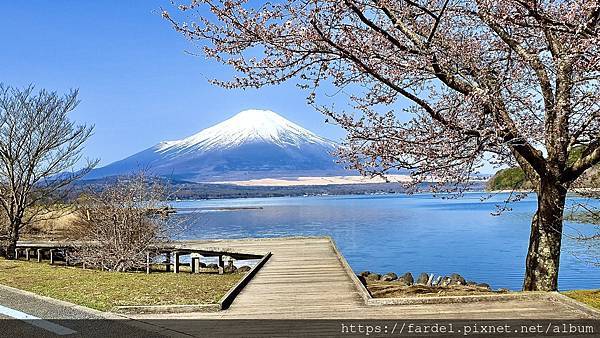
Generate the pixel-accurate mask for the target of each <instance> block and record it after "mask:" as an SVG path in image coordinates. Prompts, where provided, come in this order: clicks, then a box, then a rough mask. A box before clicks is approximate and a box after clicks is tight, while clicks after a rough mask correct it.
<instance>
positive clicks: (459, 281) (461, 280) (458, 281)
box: [450, 273, 467, 285]
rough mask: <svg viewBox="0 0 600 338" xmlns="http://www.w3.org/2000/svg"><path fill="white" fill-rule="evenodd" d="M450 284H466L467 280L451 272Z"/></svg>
mask: <svg viewBox="0 0 600 338" xmlns="http://www.w3.org/2000/svg"><path fill="white" fill-rule="evenodd" d="M450 285H467V281H466V280H465V279H464V278H463V276H461V275H459V274H457V273H453V274H451V275H450Z"/></svg>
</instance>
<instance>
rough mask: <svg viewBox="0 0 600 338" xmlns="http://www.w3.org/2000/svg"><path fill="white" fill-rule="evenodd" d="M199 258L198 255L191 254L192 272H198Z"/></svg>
mask: <svg viewBox="0 0 600 338" xmlns="http://www.w3.org/2000/svg"><path fill="white" fill-rule="evenodd" d="M199 260H200V257H194V256H192V257H191V259H190V267H191V268H192V273H196V272H198V265H199V264H198V261H199Z"/></svg>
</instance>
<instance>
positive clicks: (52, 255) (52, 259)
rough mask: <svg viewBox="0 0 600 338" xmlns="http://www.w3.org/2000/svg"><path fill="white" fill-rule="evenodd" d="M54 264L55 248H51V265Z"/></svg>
mask: <svg viewBox="0 0 600 338" xmlns="http://www.w3.org/2000/svg"><path fill="white" fill-rule="evenodd" d="M52 264H54V249H50V265H52Z"/></svg>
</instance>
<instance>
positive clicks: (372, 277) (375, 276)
mask: <svg viewBox="0 0 600 338" xmlns="http://www.w3.org/2000/svg"><path fill="white" fill-rule="evenodd" d="M380 278H381V275H380V274H378V273H370V274H369V275H368V276H367V280H372V281H374V280H379V279H380Z"/></svg>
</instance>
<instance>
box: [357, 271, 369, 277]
mask: <svg viewBox="0 0 600 338" xmlns="http://www.w3.org/2000/svg"><path fill="white" fill-rule="evenodd" d="M370 274H371V271H363V272H361V273H359V274H358V275H359V276H363V277H367V276H368V275H370Z"/></svg>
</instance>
